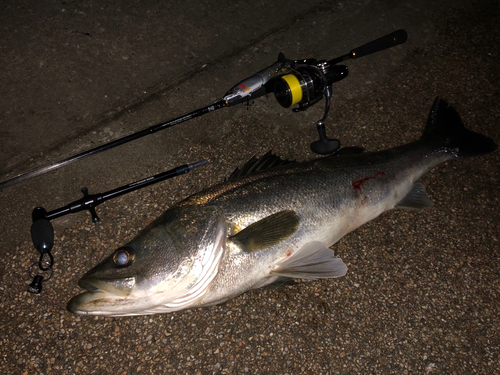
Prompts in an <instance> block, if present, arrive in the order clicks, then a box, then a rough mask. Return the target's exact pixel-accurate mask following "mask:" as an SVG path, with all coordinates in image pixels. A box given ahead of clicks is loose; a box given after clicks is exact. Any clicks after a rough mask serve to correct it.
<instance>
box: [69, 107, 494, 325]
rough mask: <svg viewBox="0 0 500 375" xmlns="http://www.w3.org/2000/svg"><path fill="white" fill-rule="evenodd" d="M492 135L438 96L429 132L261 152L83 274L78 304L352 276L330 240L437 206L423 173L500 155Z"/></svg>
mask: <svg viewBox="0 0 500 375" xmlns="http://www.w3.org/2000/svg"><path fill="white" fill-rule="evenodd" d="M497 147H498V146H497V144H496V143H495V142H494V141H493V139H491V138H489V137H487V136H485V135H482V134H479V133H476V132H474V131H471V130H469V129H467V128H466V127H465V126H464V124H463V123H462V120H461V118H460V116H459V114H458V113H457V111H456V110H455V109H454V108H453V107H451V106H449V105H448V103H447V102H446V101H445V100H443V99H440V98H437V99H436V101H435V102H434V104H433V106H432V108H431V111H430V114H429V117H428V120H427V124H426V126H425V129H424V131H423V134H422V136H421V137H420V138H419V139H418V140H416V141H414V142H412V143H409V144H406V145H402V146H398V147H395V148H392V149H389V150H384V151H379V152H361V153H360V152H356V151H354V152H352V150H351V152H349V151H348V152H344V153H343V152H341V151H342V149H341V151H340V152H339V154H338V155H330V156H326V157H321V158H316V159H312V160H309V161H306V162H291V161H284V160H281V159H279V158H278V157H277V156H274V155H272V154H269V153H268V154H266V155H265V156H264V157H262V158H259V159H257V158H253V159H252V160H250V161H249V162H248V163H247V164H246V165H245V166H244V167H243V168H242V169H241V170H239V169H237V170H236V171H235V172H234V173H233V174H232V175H231V177H230V178H229V179H227V180H226V181H224V182H222V183H220V184H217V185H214V186H212V187H210V188H208V189H205V190H203V191H201V192H199V193H196V194H194V195H192V196H190V197H188V198H186V199H184V200H182V201H180V202H179V203H177V204H175V205H174V206H173V207H171V208H169V209H168V210H166V211H165V213H164V214H163V215H161V216H160V217H159V218H158V219H156V220H155V221H153V222H152V223H151V224H150V225H149V226H147V227H146V228H145V229H144V230H143V231H142V232H141V233H140V234H139V235H138V236H137V237H135V238H134V239H133V240H132V241H130V242H129V243H127V244H126V245H124V246H122V247H120V248H118V249H116V250H115V251H113V253H112V254H110V255H109V256H108V257H107V258H106V259H104V260H103V261H102V262H101V263H100V264H98V265H97V266H96V267H94V268H93V269H91V270H90V271H88V272H87V273H86V274H85V275H84V276H83V277H82V278H81V279H80V280H79V282H78V285H79V286H80V287H81V288H83V289H85V290H86V291H85V292H83V293H81V294H78V295H76V296H75V297H73V298H72V299H71V300H70V301H69V302H68V305H67V308H68V310H69V311H70V312H73V313H76V314H82V315H102V316H115V317H117V316H132V315H150V314H156V313H168V312H173V311H179V310H183V309H188V308H197V307H205V306H212V305H217V304H221V303H223V302H226V301H228V300H229V299H231V298H234V297H236V296H238V295H241V294H243V293H245V292H247V291H250V290H253V289H258V288H262V287H265V286H268V285H270V284H273V283H277V282H282V281H284V280H290V279H306V280H316V279H329V278H337V277H341V276H344V275H345V274H346V272H347V265H346V264H345V263H344V262H343V261H342V259H341V258H339V257H336V256H335V254H334V251H333V250H332V249H331V247H332V246H333V245H334V244H335V243H336V242H337V241H339V240H340V239H341V238H342V237H343V236H345V235H346V234H348V233H349V232H351V231H353V230H355V229H356V228H358V227H359V226H361V225H363V224H364V223H366V222H368V221H370V220H373V219H375V218H376V217H378V216H379V215H381V214H382V213H383V212H385V211H388V210H392V209H398V208H406V209H423V208H427V207H430V206H432V205H433V203H432V201H431V200H430V199H429V197H428V195H427V193H426V191H425V187H424V185H423V184H422V183H421V182H419V179H420V178H421V176H423V175H424V174H425V173H427V172H428V171H430V170H431V169H432V168H434V167H435V166H437V165H438V164H440V163H443V162H446V161H448V160H454V159H460V158H466V157H471V156H480V155H486V154H489V153H491V152H493V151H495V150H496V149H497Z"/></svg>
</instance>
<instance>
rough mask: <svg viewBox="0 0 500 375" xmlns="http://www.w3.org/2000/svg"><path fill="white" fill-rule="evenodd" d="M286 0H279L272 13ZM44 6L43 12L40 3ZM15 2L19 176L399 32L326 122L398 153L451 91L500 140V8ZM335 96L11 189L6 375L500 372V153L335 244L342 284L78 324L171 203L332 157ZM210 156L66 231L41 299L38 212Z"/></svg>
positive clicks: (13, 119)
mask: <svg viewBox="0 0 500 375" xmlns="http://www.w3.org/2000/svg"><path fill="white" fill-rule="evenodd" d="M270 3H271V4H270ZM42 4H43V5H42ZM213 4H215V3H211V2H206V3H204V2H195V1H185V2H182V3H179V4H177V5H168V6H167V5H166V4H165V3H162V2H154V1H145V2H141V3H139V4H136V3H135V2H130V1H123V2H120V3H119V5H111V4H110V3H107V2H106V3H104V2H103V3H101V2H92V1H82V2H76V1H62V2H60V1H59V2H43V3H40V4H39V3H37V2H29V1H22V2H18V1H6V2H3V3H2V5H1V11H0V20H1V21H0V25H1V26H0V27H1V30H2V38H1V40H0V51H1V55H2V58H1V62H0V64H1V65H0V66H1V67H2V69H1V70H0V93H1V96H2V101H1V103H0V135H1V137H2V142H1V148H0V160H1V162H2V166H1V167H0V177H1V180H4V179H6V178H8V177H9V176H13V175H15V174H17V173H20V172H22V171H25V170H28V169H30V168H32V167H34V166H37V165H43V164H44V163H46V162H49V161H56V160H59V159H61V158H63V157H65V156H69V155H72V154H74V153H76V152H79V151H82V150H85V149H87V148H89V147H92V146H95V145H97V144H100V143H102V142H104V141H107V140H111V139H115V138H117V137H119V136H121V135H125V134H129V133H131V132H133V131H137V130H140V129H143V128H146V127H148V126H150V125H152V124H154V123H158V122H160V121H163V120H167V119H169V118H173V117H176V116H179V115H182V114H183V113H187V112H189V111H192V110H194V109H196V108H200V107H202V106H205V105H208V104H210V103H211V102H213V101H215V100H216V99H218V98H220V97H221V96H222V95H223V94H224V93H225V92H226V90H228V89H229V88H230V87H231V86H232V85H233V84H235V83H236V82H238V81H239V80H241V79H243V78H245V77H247V76H249V75H251V74H253V73H254V72H256V71H258V70H260V69H262V68H263V67H265V66H268V65H270V64H271V63H273V62H274V61H275V59H276V56H277V54H278V52H280V51H283V52H284V53H285V54H286V55H287V57H289V58H308V57H315V58H318V59H330V58H333V57H336V56H339V55H341V54H344V53H346V52H348V51H349V50H350V49H351V48H353V47H356V46H358V45H360V44H363V43H365V42H367V41H369V40H372V39H375V38H377V37H379V36H381V35H384V34H387V33H389V32H391V31H394V30H396V29H399V28H405V29H406V30H407V31H408V35H409V39H408V41H407V43H405V44H404V45H401V46H398V47H396V48H393V49H391V50H387V51H384V52H380V53H378V54H376V55H372V56H369V57H365V58H363V59H360V60H353V61H349V62H346V64H347V65H348V66H349V68H350V70H349V77H348V78H347V79H345V80H343V81H341V82H339V83H337V84H335V86H334V101H333V107H332V110H331V114H330V117H329V118H328V121H327V128H328V134H330V135H332V136H333V135H335V136H336V137H338V138H340V140H341V141H342V142H343V144H344V145H346V146H353V145H356V146H363V147H364V148H366V149H367V150H382V149H386V148H389V147H393V146H396V145H400V144H404V143H407V142H410V141H412V140H415V139H416V138H418V137H419V135H420V132H421V130H422V129H423V127H424V124H425V121H426V117H427V115H428V112H429V109H430V106H431V104H432V102H433V101H434V98H435V97H436V96H441V97H443V98H445V99H447V100H448V102H449V103H451V104H452V105H454V106H455V107H456V108H457V110H458V111H459V113H460V114H461V116H462V118H463V120H464V122H465V123H466V124H467V125H468V127H469V128H471V129H473V130H475V131H478V132H481V133H484V134H487V135H488V136H490V137H492V138H494V139H495V140H496V141H497V142H499V141H500V127H499V117H500V90H499V86H498V82H499V78H500V74H499V72H500V69H499V68H498V62H499V61H500V50H499V48H498V42H499V40H500V30H499V24H500V22H499V21H500V13H499V6H498V3H497V1H491V0H487V1H480V2H472V1H454V2H451V1H445V2H432V1H426V0H419V1H416V2H413V1H390V0H384V1H381V2H370V1H363V2H356V3H351V4H347V2H346V3H342V2H336V1H311V2H300V1H287V2H285V1H276V2H255V3H252V2H241V3H240V2H223V4H220V5H218V6H217V7H216V6H215V5H213ZM322 111H323V104H322V103H320V104H318V105H316V106H315V107H313V108H311V109H309V110H308V111H306V112H302V113H293V112H292V111H290V110H285V109H283V108H281V107H279V105H278V104H277V103H276V101H275V99H274V97H272V96H268V97H263V98H259V99H257V100H255V102H253V103H252V105H251V106H249V107H248V106H243V105H242V106H237V107H234V108H225V109H222V110H220V111H217V112H214V113H211V114H207V115H205V116H203V117H200V118H198V119H195V120H192V121H189V122H187V123H185V124H183V125H179V126H176V127H174V128H172V129H169V130H165V131H163V132H160V133H157V134H156V135H153V136H149V137H146V138H143V139H141V140H138V141H135V142H133V143H130V144H127V145H125V146H121V147H118V148H116V149H113V150H111V151H107V152H105V153H102V154H99V155H98V156H95V157H92V158H89V159H86V160H83V161H80V162H77V163H74V164H71V165H69V166H67V167H64V168H61V169H59V170H57V171H54V172H50V173H47V174H45V175H43V176H40V177H37V178H34V179H32V180H30V181H28V182H25V183H23V184H21V185H17V186H15V187H11V188H8V189H5V190H4V191H2V192H0V207H1V208H2V219H1V220H0V230H1V233H2V243H3V246H2V249H1V251H2V255H3V262H2V264H1V265H0V276H1V284H0V293H1V294H0V295H1V300H0V342H1V344H0V354H1V359H0V373H2V374H23V375H24V374H26V375H27V374H30V375H31V374H37V375H39V374H44V375H48V374H122V375H125V374H246V373H248V374H290V375H291V374H432V375H435V374H498V373H500V363H499V359H498V358H499V357H500V349H499V345H500V337H499V334H500V332H499V331H500V328H499V315H500V310H499V299H500V264H499V255H500V247H499V237H500V233H499V223H500V210H499V194H498V193H499V188H498V184H499V182H500V163H499V155H500V154H499V152H498V151H497V152H496V153H494V154H491V155H488V156H486V157H481V158H473V159H467V160H461V161H457V162H450V163H446V164H443V165H440V166H439V167H437V168H436V169H435V170H434V171H432V172H431V173H429V174H428V175H426V176H425V177H424V178H423V179H422V182H423V183H424V184H425V185H426V187H427V191H428V193H429V195H430V197H431V199H432V200H433V201H434V203H435V206H434V207H432V208H430V209H426V210H423V211H402V210H399V211H392V212H387V213H385V214H383V215H382V216H381V217H379V218H378V219H376V220H374V221H372V222H370V223H368V224H366V225H364V226H363V227H361V228H359V229H357V230H356V231H354V232H353V233H351V234H349V235H348V236H346V237H344V238H343V239H342V240H341V241H340V242H339V243H337V244H336V245H335V246H334V247H333V248H334V249H335V250H336V252H337V254H338V255H339V256H340V257H342V258H343V260H344V262H345V263H346V264H347V265H348V267H349V271H348V273H347V275H346V276H345V277H343V278H340V279H335V280H324V281H314V282H306V281H299V282H297V283H296V284H294V285H284V286H281V287H279V288H274V289H272V288H269V289H264V290H257V291H252V292H249V293H246V294H244V295H242V296H240V297H237V298H235V299H233V300H231V301H228V302H227V303H225V304H223V305H220V306H215V307H210V308H202V309H194V310H187V311H181V312H177V313H171V314H160V315H154V316H144V317H131V318H103V317H84V316H76V315H73V314H71V313H69V312H68V311H67V310H66V303H67V301H68V300H69V299H70V298H71V297H72V296H73V295H75V294H77V293H79V292H80V291H81V289H79V288H78V286H77V281H78V279H79V278H80V277H81V276H82V275H83V274H84V273H85V272H86V271H87V270H89V269H90V268H91V267H93V266H94V265H95V264H97V263H98V262H99V261H100V260H101V259H102V258H103V257H104V256H105V255H107V254H109V253H110V252H111V251H113V250H114V249H115V248H116V247H118V246H120V245H121V244H124V243H125V242H127V241H128V240H130V239H131V238H132V237H134V236H135V235H136V234H137V233H138V232H139V231H140V230H141V229H142V228H143V227H145V226H146V225H147V224H148V223H149V222H151V221H152V220H153V219H154V218H155V217H157V216H158V215H160V214H161V213H162V212H163V211H164V210H165V209H166V208H168V207H170V206H171V205H172V204H174V203H175V202H177V201H179V200H180V199H182V198H185V197H187V196H189V195H191V194H193V193H195V192H197V191H199V190H200V189H202V188H204V187H207V186H211V185H213V184H214V183H217V182H220V181H223V180H224V178H226V177H227V176H228V175H229V174H230V173H231V172H232V170H233V169H235V168H236V167H238V166H241V165H242V164H244V162H245V161H247V160H248V159H250V158H251V157H252V156H253V155H263V154H264V153H266V152H267V151H269V150H270V149H272V150H274V152H275V153H276V154H277V155H280V156H281V157H283V158H288V159H296V160H306V159H310V158H312V157H316V156H315V155H314V154H312V153H311V152H310V151H309V144H310V143H311V141H312V140H314V139H315V138H316V137H317V133H316V129H315V125H314V123H315V121H316V120H318V119H319V118H320V117H321V115H322ZM206 158H210V159H211V160H212V162H211V163H210V164H209V165H208V166H206V167H203V168H199V169H196V170H193V171H192V172H191V173H189V174H187V175H185V176H182V177H177V178H175V179H172V180H169V181H168V182H164V183H161V184H158V185H156V186H153V187H150V188H147V189H144V190H141V191H139V192H136V193H132V194H129V195H126V196H123V197H120V198H118V199H116V200H113V201H110V202H107V203H105V204H104V205H102V206H99V208H98V213H99V215H100V217H101V222H100V223H98V224H93V223H92V222H91V221H90V220H89V214H88V213H87V212H81V213H79V214H75V215H70V216H65V217H63V218H60V219H57V220H54V221H53V226H54V229H55V240H56V242H55V247H54V250H53V254H54V258H55V266H54V275H53V278H52V279H51V280H49V281H48V282H47V283H45V284H44V289H43V292H42V293H41V294H39V295H33V294H30V293H28V292H27V287H28V284H29V283H30V281H31V280H30V279H29V277H28V268H29V266H30V264H32V263H33V262H34V261H36V260H37V258H38V257H37V252H36V250H35V249H34V248H33V246H32V244H31V239H30V232H29V229H30V226H31V211H32V209H33V208H34V207H36V206H43V207H45V208H46V209H47V210H52V209H55V208H58V207H61V206H64V205H65V204H67V203H69V202H71V201H73V200H75V199H78V198H79V195H80V193H79V190H80V189H81V188H82V187H84V186H86V187H88V188H89V190H90V191H91V193H92V192H94V193H96V192H103V191H106V190H110V189H113V188H115V187H117V186H120V185H123V184H126V183H129V182H131V181H135V180H138V179H141V178H143V177H146V176H149V175H152V174H156V173H159V172H161V171H163V170H168V169H171V168H173V167H175V166H177V165H181V164H184V163H191V162H195V161H197V160H200V159H206Z"/></svg>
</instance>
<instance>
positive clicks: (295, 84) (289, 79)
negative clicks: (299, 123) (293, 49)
mask: <svg viewBox="0 0 500 375" xmlns="http://www.w3.org/2000/svg"><path fill="white" fill-rule="evenodd" d="M280 78H281V79H283V80H284V81H285V82H286V83H287V84H288V87H289V89H290V94H291V99H292V103H291V104H290V106H292V105H295V104H297V103H300V101H301V100H302V86H301V85H300V82H299V80H298V78H297V77H296V76H295V75H293V74H286V75H284V76H281V77H280Z"/></svg>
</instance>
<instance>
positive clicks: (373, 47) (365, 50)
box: [350, 29, 408, 59]
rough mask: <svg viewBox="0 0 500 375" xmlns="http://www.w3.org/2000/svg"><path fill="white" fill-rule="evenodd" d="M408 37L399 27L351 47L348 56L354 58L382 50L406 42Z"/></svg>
mask: <svg viewBox="0 0 500 375" xmlns="http://www.w3.org/2000/svg"><path fill="white" fill-rule="evenodd" d="M407 39H408V34H407V33H406V31H405V30H403V29H399V30H396V31H394V32H392V33H390V34H388V35H385V36H383V37H380V38H378V39H375V40H373V41H371V42H369V43H366V44H363V45H362V46H360V47H358V48H355V49H353V50H352V51H351V52H350V57H351V58H352V59H356V58H358V57H363V56H366V55H370V54H372V53H375V52H379V51H382V50H384V49H387V48H391V47H394V46H397V45H398V44H402V43H404V42H406V40H407Z"/></svg>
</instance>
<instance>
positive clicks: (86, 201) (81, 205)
mask: <svg viewBox="0 0 500 375" xmlns="http://www.w3.org/2000/svg"><path fill="white" fill-rule="evenodd" d="M207 163H208V160H201V161H198V162H196V163H193V164H184V165H181V166H178V167H175V168H173V169H170V170H168V171H166V172H162V173H158V174H156V175H154V176H150V177H147V178H144V179H142V180H139V181H136V182H132V183H130V184H127V185H124V186H120V187H118V188H116V189H113V190H110V191H107V192H105V193H101V194H89V192H88V189H87V188H83V189H82V190H81V191H82V193H83V197H82V198H80V199H78V200H76V201H74V202H71V203H69V204H67V205H66V206H63V207H60V208H58V209H55V210H52V211H49V212H47V210H46V209H45V208H43V207H36V208H35V209H34V210H33V212H32V213H31V218H32V221H33V223H32V225H31V240H32V241H33V246H34V247H35V249H37V250H38V252H39V253H40V259H39V260H38V261H36V262H34V263H33V264H32V265H31V266H30V267H29V270H28V273H29V275H30V277H31V278H32V279H33V281H32V282H31V284H30V285H29V287H28V291H29V292H30V293H33V294H39V293H40V292H41V291H42V282H46V281H48V280H49V279H50V278H51V277H52V274H53V270H54V269H53V268H52V267H53V265H54V257H53V255H52V253H51V251H52V249H53V247H54V228H53V227H52V223H51V222H50V220H53V219H57V218H58V217H61V216H64V215H69V214H73V213H76V212H80V211H84V210H88V211H89V212H90V215H91V217H92V222H94V223H97V222H98V221H99V217H98V216H97V213H96V210H95V208H96V207H97V206H98V205H100V204H102V203H104V202H106V201H108V200H110V199H113V198H117V197H119V196H121V195H124V194H127V193H130V192H132V191H135V190H139V189H142V188H145V187H146V186H150V185H153V184H156V183H158V182H161V181H164V180H167V179H170V178H172V177H176V176H180V175H182V174H185V173H188V172H189V171H190V170H191V169H193V168H197V167H201V166H203V165H205V164H207ZM37 266H38V271H36V272H35V269H36V267H37ZM40 272H41V273H44V272H45V273H46V272H48V273H49V276H48V277H47V278H46V279H45V280H44V276H42V274H41V273H40Z"/></svg>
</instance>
